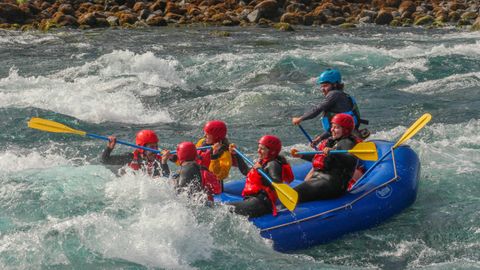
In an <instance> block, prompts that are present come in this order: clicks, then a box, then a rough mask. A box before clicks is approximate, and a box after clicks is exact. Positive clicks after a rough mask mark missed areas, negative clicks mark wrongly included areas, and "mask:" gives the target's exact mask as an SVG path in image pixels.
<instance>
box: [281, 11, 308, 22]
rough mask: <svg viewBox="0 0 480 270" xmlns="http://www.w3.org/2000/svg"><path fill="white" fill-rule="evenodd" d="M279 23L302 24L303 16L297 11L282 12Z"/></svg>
mask: <svg viewBox="0 0 480 270" xmlns="http://www.w3.org/2000/svg"><path fill="white" fill-rule="evenodd" d="M280 22H281V23H286V24H297V25H298V24H303V16H302V15H300V14H299V13H297V12H286V13H283V15H282V17H280Z"/></svg>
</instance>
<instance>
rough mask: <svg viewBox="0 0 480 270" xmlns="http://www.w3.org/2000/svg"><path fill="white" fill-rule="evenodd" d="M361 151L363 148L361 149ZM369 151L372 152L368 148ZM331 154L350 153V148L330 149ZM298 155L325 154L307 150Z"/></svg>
mask: <svg viewBox="0 0 480 270" xmlns="http://www.w3.org/2000/svg"><path fill="white" fill-rule="evenodd" d="M359 151H361V150H359ZM367 151H368V152H371V151H369V150H367ZM328 153H329V154H330V153H332V154H345V153H348V150H330V152H328ZM297 154H298V155H316V154H323V151H305V152H297Z"/></svg>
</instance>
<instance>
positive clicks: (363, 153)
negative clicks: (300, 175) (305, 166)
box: [297, 142, 378, 161]
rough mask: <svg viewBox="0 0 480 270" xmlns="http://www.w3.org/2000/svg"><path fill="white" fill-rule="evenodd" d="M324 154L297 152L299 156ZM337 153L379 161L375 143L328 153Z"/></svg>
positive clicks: (362, 143) (318, 152) (361, 144)
mask: <svg viewBox="0 0 480 270" xmlns="http://www.w3.org/2000/svg"><path fill="white" fill-rule="evenodd" d="M322 153H323V151H310V152H297V154H298V155H314V154H322ZM337 153H351V154H353V155H354V156H356V157H358V158H359V159H362V160H370V161H374V160H377V159H378V152H377V147H376V146H375V143H373V142H361V143H357V144H356V145H355V146H354V147H353V148H352V149H350V150H330V151H329V152H328V154H337Z"/></svg>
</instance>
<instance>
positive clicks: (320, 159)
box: [312, 135, 363, 170]
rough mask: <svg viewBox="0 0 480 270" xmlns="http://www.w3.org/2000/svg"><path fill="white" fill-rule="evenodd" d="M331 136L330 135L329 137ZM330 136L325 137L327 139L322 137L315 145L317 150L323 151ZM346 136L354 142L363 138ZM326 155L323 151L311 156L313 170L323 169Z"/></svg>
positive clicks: (358, 141)
mask: <svg viewBox="0 0 480 270" xmlns="http://www.w3.org/2000/svg"><path fill="white" fill-rule="evenodd" d="M330 138H331V137H330ZM330 138H327V139H324V140H322V141H321V142H320V144H319V145H318V146H317V148H318V150H319V151H323V149H324V148H325V147H327V146H328V145H329V143H331V142H332V141H331V140H330ZM347 138H350V139H352V140H353V141H354V142H355V144H357V143H360V142H362V141H363V140H362V139H360V138H358V137H356V136H351V135H350V136H349V137H347ZM326 157H327V155H326V154H324V153H321V154H316V155H315V156H314V157H313V160H312V166H313V168H314V169H315V170H323V169H324V168H325V158H326Z"/></svg>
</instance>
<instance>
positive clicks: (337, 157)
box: [324, 139, 357, 170]
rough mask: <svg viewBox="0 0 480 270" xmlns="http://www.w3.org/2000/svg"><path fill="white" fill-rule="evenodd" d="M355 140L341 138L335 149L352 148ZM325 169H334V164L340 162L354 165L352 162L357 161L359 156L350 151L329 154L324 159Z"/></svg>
mask: <svg viewBox="0 0 480 270" xmlns="http://www.w3.org/2000/svg"><path fill="white" fill-rule="evenodd" d="M355 144H356V143H355V142H354V141H353V140H350V139H341V140H340V141H338V142H337V143H336V145H335V149H333V150H350V149H352V148H353V147H354V146H355ZM324 162H325V163H324V164H325V170H332V169H334V168H332V167H333V166H337V165H338V164H343V165H345V166H347V165H348V166H349V167H350V166H354V165H352V164H356V163H357V158H356V157H354V156H353V155H351V154H349V153H345V154H343V153H342V154H328V155H327V156H326V157H325V160H324Z"/></svg>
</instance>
